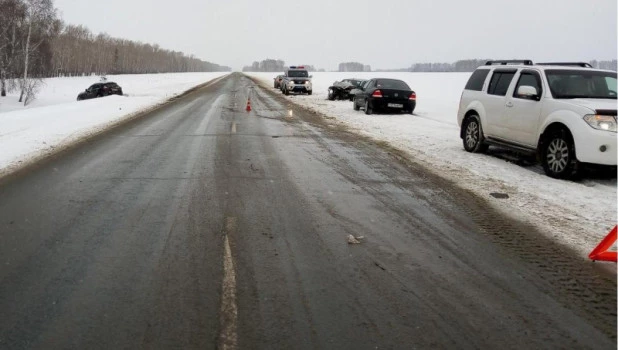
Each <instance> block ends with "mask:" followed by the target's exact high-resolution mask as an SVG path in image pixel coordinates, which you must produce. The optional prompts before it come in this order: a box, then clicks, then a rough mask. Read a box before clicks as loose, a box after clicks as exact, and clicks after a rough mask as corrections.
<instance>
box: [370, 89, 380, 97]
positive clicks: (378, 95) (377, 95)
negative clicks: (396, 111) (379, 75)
mask: <svg viewBox="0 0 618 350" xmlns="http://www.w3.org/2000/svg"><path fill="white" fill-rule="evenodd" d="M371 97H382V91H380V90H376V91H374V92H373V94H371Z"/></svg>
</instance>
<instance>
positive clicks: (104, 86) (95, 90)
mask: <svg viewBox="0 0 618 350" xmlns="http://www.w3.org/2000/svg"><path fill="white" fill-rule="evenodd" d="M109 95H120V96H122V88H121V87H120V86H119V85H118V84H116V83H114V82H106V83H96V84H92V85H91V86H90V87H89V88H87V89H86V91H84V92H81V93H80V94H79V95H77V100H78V101H81V100H88V99H91V98H97V97H104V96H109Z"/></svg>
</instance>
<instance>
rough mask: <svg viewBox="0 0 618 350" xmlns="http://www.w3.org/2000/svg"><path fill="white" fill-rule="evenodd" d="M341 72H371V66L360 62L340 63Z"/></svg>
mask: <svg viewBox="0 0 618 350" xmlns="http://www.w3.org/2000/svg"><path fill="white" fill-rule="evenodd" d="M339 71H340V72H371V66H369V65H365V64H362V63H359V62H342V63H339Z"/></svg>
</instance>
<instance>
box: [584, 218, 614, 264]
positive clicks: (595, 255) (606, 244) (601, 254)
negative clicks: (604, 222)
mask: <svg viewBox="0 0 618 350" xmlns="http://www.w3.org/2000/svg"><path fill="white" fill-rule="evenodd" d="M617 228H618V226H614V229H613V230H611V231H610V232H609V234H608V235H607V237H605V238H603V240H602V241H601V243H599V245H598V246H597V247H596V248H594V249H593V250H592V252H590V255H588V257H589V258H590V259H591V260H593V261H597V260H599V261H613V262H616V258H617V256H616V255H617V254H616V252H608V250H609V248H611V246H612V245H613V244H614V243H616V230H617Z"/></svg>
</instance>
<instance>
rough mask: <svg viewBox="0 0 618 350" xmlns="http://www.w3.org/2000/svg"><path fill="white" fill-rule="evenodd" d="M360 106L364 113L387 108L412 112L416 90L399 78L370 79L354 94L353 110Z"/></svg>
mask: <svg viewBox="0 0 618 350" xmlns="http://www.w3.org/2000/svg"><path fill="white" fill-rule="evenodd" d="M361 107H364V109H365V114H372V113H373V112H374V111H387V110H396V111H403V112H405V113H410V114H412V113H414V108H416V92H414V91H412V89H410V87H409V86H408V84H406V83H405V82H404V81H401V80H397V79H386V78H375V79H371V80H369V81H368V82H367V83H366V84H365V85H364V86H363V87H362V88H360V89H358V90H357V92H356V95H355V96H354V110H355V111H358V110H359V109H360V108H361Z"/></svg>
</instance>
